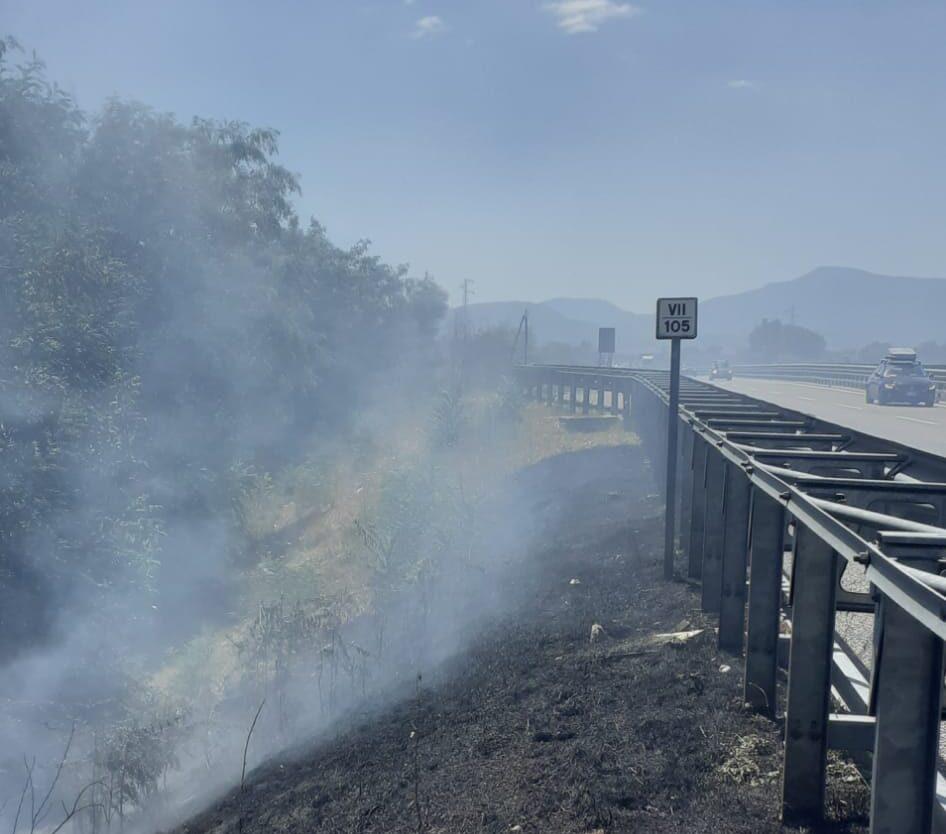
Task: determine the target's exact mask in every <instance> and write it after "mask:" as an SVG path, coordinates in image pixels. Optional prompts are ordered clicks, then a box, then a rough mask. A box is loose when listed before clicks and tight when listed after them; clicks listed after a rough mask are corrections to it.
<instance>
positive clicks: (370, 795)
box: [178, 446, 867, 834]
mask: <svg viewBox="0 0 946 834" xmlns="http://www.w3.org/2000/svg"><path fill="white" fill-rule="evenodd" d="M650 483H651V479H650V477H649V476H648V475H647V473H646V463H645V462H644V460H643V459H642V457H641V456H640V453H639V451H638V450H637V449H634V448H633V447H627V446H625V447H621V448H620V450H618V449H607V448H596V449H591V450H588V451H586V452H578V453H572V454H569V455H560V456H557V457H555V458H552V459H549V460H546V461H544V462H542V463H540V464H538V465H536V466H533V467H530V468H529V469H527V470H525V471H523V472H522V473H521V474H520V476H519V478H518V484H517V488H522V487H523V486H525V487H526V488H529V489H531V490H532V491H533V494H534V496H535V500H534V501H533V504H532V511H533V513H534V514H535V515H536V517H537V518H540V519H542V520H543V522H544V528H545V531H546V534H545V535H544V537H542V541H543V542H544V545H543V546H541V547H536V548H535V549H534V551H533V552H532V553H531V555H530V557H529V559H527V560H526V561H525V562H523V563H521V564H520V565H519V566H518V567H517V569H516V571H515V574H514V575H513V576H512V577H511V578H510V581H513V582H517V583H521V585H522V587H523V589H525V591H526V593H524V594H523V595H522V599H523V600H525V602H524V603H522V604H521V605H519V606H518V607H517V608H516V609H515V610H510V611H508V614H507V615H506V616H505V617H504V618H502V620H501V621H498V622H495V623H494V624H493V625H492V626H491V628H490V629H489V630H488V631H487V632H486V633H484V634H483V635H482V636H481V637H480V638H479V639H478V640H477V641H476V642H475V644H474V645H473V646H472V647H471V648H470V649H469V650H467V651H465V652H463V653H462V654H461V655H460V656H457V657H456V658H455V659H454V660H453V661H452V662H451V663H449V664H447V665H446V667H445V668H442V669H439V670H435V671H434V670H432V671H431V674H429V675H425V676H424V677H423V678H422V679H419V680H417V681H416V682H415V684H414V685H413V686H412V687H410V689H409V690H406V691H404V692H403V693H402V697H401V698H400V700H399V701H398V702H397V703H396V705H395V706H393V707H390V708H388V709H386V710H384V711H383V712H379V713H377V714H373V715H361V716H352V717H351V719H350V721H349V722H348V723H347V726H345V727H339V728H338V730H337V733H336V735H335V736H334V737H333V738H331V739H328V738H324V739H321V740H319V741H316V742H315V743H314V744H310V745H306V746H305V747H304V748H302V747H300V749H298V750H296V751H294V752H293V753H291V754H287V755H286V756H285V757H284V758H282V759H279V760H273V761H270V762H269V763H267V764H266V765H264V766H262V767H260V768H259V769H257V770H256V771H255V772H254V773H253V774H252V775H251V777H249V778H248V779H247V783H246V785H245V788H244V789H243V790H241V789H236V790H234V791H233V792H231V793H230V794H229V795H228V796H226V797H224V798H222V799H221V800H220V802H219V803H218V804H217V805H216V806H215V807H213V808H211V809H209V810H207V811H205V812H204V813H202V814H201V815H199V816H197V817H196V818H194V819H193V820H192V821H190V822H189V823H188V824H186V825H184V826H182V827H181V828H180V829H178V834H210V832H215V834H216V832H230V831H234V832H235V831H241V832H245V834H257V832H303V831H305V832H312V831H326V832H430V834H434V832H490V833H491V834H499V832H508V831H522V832H595V831H614V832H631V831H634V832H754V833H755V834H759V832H776V831H782V830H783V828H782V826H781V825H780V823H779V793H780V791H779V789H778V782H779V775H780V770H781V752H782V750H781V742H780V728H779V726H778V725H777V724H775V723H772V722H769V721H766V720H764V719H762V718H759V717H756V716H753V715H751V714H750V713H748V712H746V711H745V710H744V709H743V707H742V706H741V699H740V684H741V680H740V678H741V675H740V666H739V661H738V660H737V659H734V658H731V657H727V656H723V655H720V654H719V652H718V651H717V649H716V645H715V643H716V639H715V633H714V631H713V628H712V625H711V623H710V622H709V621H708V620H707V619H705V618H704V617H703V615H702V614H701V613H700V611H699V599H698V597H697V596H696V595H695V594H694V592H693V590H692V589H691V588H690V587H689V586H687V585H686V584H683V583H675V584H672V585H668V584H665V583H663V582H662V581H661V579H660V567H659V564H658V560H657V554H658V553H659V541H660V514H659V506H658V502H657V499H656V497H655V496H654V495H652V494H648V493H649V489H648V486H647V485H648V484H650ZM593 626H600V630H599V629H598V628H595V629H594V631H595V632H596V634H597V635H598V636H597V639H594V640H592V639H591V635H592V630H593ZM696 631H699V633H698V634H692V632H696ZM672 632H688V633H691V635H692V636H688V637H687V638H676V639H668V638H666V637H661V636H660V635H666V634H667V633H672ZM830 771H831V773H830V779H829V799H828V804H829V818H831V819H833V820H847V822H837V821H833V822H830V823H828V824H826V825H825V826H823V827H822V828H821V829H820V830H831V831H850V832H860V831H866V830H867V827H866V803H867V791H866V788H865V787H864V786H863V784H862V783H861V782H860V779H859V777H858V775H857V773H856V771H855V770H854V769H853V767H851V766H850V765H848V764H845V763H844V762H841V761H833V762H832V764H831V767H830Z"/></svg>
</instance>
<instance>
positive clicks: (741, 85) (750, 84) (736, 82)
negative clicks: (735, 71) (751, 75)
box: [726, 78, 759, 90]
mask: <svg viewBox="0 0 946 834" xmlns="http://www.w3.org/2000/svg"><path fill="white" fill-rule="evenodd" d="M726 86H727V87H729V89H730V90H758V89H759V83H758V82H757V81H750V80H749V79H747V78H734V79H733V80H732V81H727V82H726Z"/></svg>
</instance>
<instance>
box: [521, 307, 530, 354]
mask: <svg viewBox="0 0 946 834" xmlns="http://www.w3.org/2000/svg"><path fill="white" fill-rule="evenodd" d="M522 323H523V324H524V325H525V341H523V343H522V364H523V365H528V364H529V308H528V307H526V309H525V312H524V313H523V314H522Z"/></svg>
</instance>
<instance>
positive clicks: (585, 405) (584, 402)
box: [581, 380, 591, 414]
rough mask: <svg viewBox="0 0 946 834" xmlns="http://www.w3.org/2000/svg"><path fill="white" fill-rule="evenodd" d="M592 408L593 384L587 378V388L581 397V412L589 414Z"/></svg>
mask: <svg viewBox="0 0 946 834" xmlns="http://www.w3.org/2000/svg"><path fill="white" fill-rule="evenodd" d="M590 408H591V386H590V385H589V384H588V381H587V380H585V389H584V391H583V392H582V398H581V413H582V414H587V413H588V411H589V409H590Z"/></svg>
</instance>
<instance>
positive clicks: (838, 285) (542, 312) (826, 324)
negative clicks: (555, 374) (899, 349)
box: [454, 266, 946, 353]
mask: <svg viewBox="0 0 946 834" xmlns="http://www.w3.org/2000/svg"><path fill="white" fill-rule="evenodd" d="M525 309H528V310H529V320H530V325H532V327H533V331H534V333H535V334H536V337H537V339H538V342H540V343H546V342H564V343H566V344H574V345H578V344H581V343H582V342H588V343H589V344H592V345H594V344H595V343H596V342H597V328H598V327H615V328H616V330H617V334H616V335H617V344H618V351H619V352H621V353H624V352H634V351H637V350H650V349H653V347H654V346H655V339H654V336H653V313H637V312H633V311H630V310H624V309H622V308H621V307H618V306H617V305H616V304H613V303H612V302H610V301H607V300H606V299H599V298H581V297H575V298H569V297H557V298H551V299H547V300H546V301H542V302H538V303H529V302H523V301H515V302H505V301H496V302H486V303H478V304H471V305H469V309H468V315H469V317H470V323H471V325H472V326H473V327H474V328H475V329H482V328H483V327H495V326H507V327H517V326H518V323H519V319H520V317H521V316H522V313H523V310H525ZM455 314H456V310H454V315H455ZM765 318H767V319H781V320H782V321H784V322H791V321H794V323H796V324H798V325H801V326H803V327H807V328H809V329H811V330H815V331H817V332H819V333H821V334H822V335H823V336H824V337H825V339H826V340H827V342H828V346H829V347H830V348H832V349H836V350H853V349H857V348H860V347H863V346H864V345H866V344H868V343H870V342H873V341H882V342H892V343H902V344H905V345H909V344H919V343H921V342H924V341H933V342H943V341H946V278H936V277H912V276H892V275H884V274H881V273H876V272H870V271H868V270H864V269H858V268H855V267H844V266H820V267H816V268H815V269H812V270H810V271H809V272H806V273H804V274H803V275H800V276H798V277H797V278H792V279H789V280H785V281H775V282H770V283H768V284H764V285H762V286H760V287H756V288H753V289H750V290H745V291H742V292H738V293H731V294H728V295H721V296H715V297H712V298H707V299H705V300H701V302H700V341H701V342H703V343H704V345H706V346H707V347H709V346H711V345H719V346H721V347H731V348H737V347H744V346H745V342H746V337H747V336H748V334H749V333H750V332H751V330H752V329H753V328H754V327H755V326H756V325H757V324H759V322H761V321H762V319H765Z"/></svg>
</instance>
